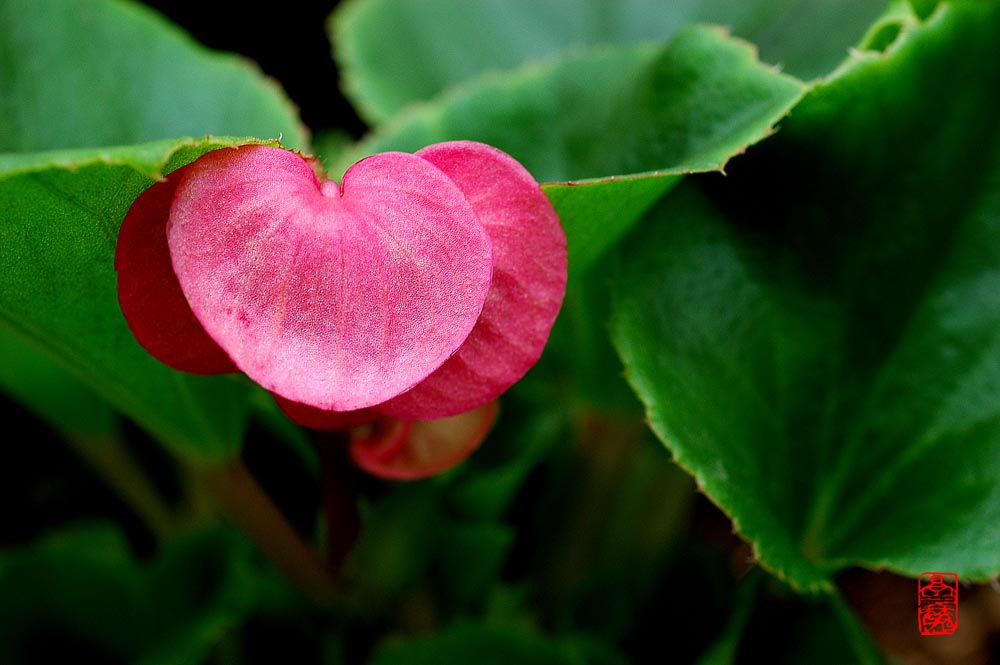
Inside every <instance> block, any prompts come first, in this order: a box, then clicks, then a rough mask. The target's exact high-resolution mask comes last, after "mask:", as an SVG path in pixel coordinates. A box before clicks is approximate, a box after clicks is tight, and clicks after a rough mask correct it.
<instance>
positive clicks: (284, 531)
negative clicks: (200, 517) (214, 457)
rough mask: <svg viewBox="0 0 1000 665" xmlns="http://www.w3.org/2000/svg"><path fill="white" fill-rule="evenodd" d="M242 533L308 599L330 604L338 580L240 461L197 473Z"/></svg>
mask: <svg viewBox="0 0 1000 665" xmlns="http://www.w3.org/2000/svg"><path fill="white" fill-rule="evenodd" d="M196 473H198V474H199V475H200V477H201V478H202V479H203V480H204V482H205V485H206V486H207V488H208V489H209V491H210V492H211V493H212V494H213V495H214V496H215V498H216V500H217V501H218V502H219V503H220V504H221V505H222V507H223V508H224V509H225V511H226V513H227V514H228V516H229V518H230V519H232V520H233V521H234V522H235V523H236V524H237V525H238V526H239V527H240V528H241V529H242V530H243V532H244V533H245V534H246V535H247V536H248V537H249V538H250V540H252V541H253V542H254V543H255V544H256V545H257V547H259V548H260V549H261V550H262V551H263V552H264V553H265V554H266V555H267V556H268V557H269V558H270V559H271V561H273V562H274V564H275V565H276V566H277V567H278V568H279V569H280V570H281V571H282V572H283V573H284V574H285V575H286V576H287V577H288V578H289V579H290V580H291V581H292V582H293V583H294V584H295V585H296V586H297V587H298V588H299V589H300V590H301V591H302V592H303V593H304V594H305V595H306V596H308V597H309V598H311V599H313V600H314V601H316V602H319V603H321V604H329V603H330V602H331V601H332V600H333V599H334V596H335V594H336V591H337V583H336V580H335V579H334V578H333V576H332V575H331V574H330V572H329V570H327V568H326V567H325V566H324V565H323V561H322V559H321V558H320V557H319V556H318V555H317V553H316V551H315V550H314V549H313V548H312V547H311V546H310V545H309V544H308V543H306V542H305V541H304V540H303V539H302V538H301V537H300V536H299V534H298V533H297V532H296V531H295V529H294V528H292V525H291V524H289V522H288V520H287V519H286V518H285V516H284V515H283V514H282V513H281V511H280V510H278V507H277V506H276V505H274V502H273V501H272V500H271V498H270V497H269V496H268V495H267V494H266V493H265V492H264V490H263V489H262V488H261V486H260V485H259V484H258V483H257V481H256V480H254V478H253V477H252V476H251V475H250V473H249V471H247V469H246V467H245V466H244V465H243V463H242V462H240V461H235V462H232V463H230V464H228V465H226V466H224V467H217V468H213V469H209V470H202V471H199V472H196Z"/></svg>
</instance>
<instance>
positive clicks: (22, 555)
mask: <svg viewBox="0 0 1000 665" xmlns="http://www.w3.org/2000/svg"><path fill="white" fill-rule="evenodd" d="M292 593H293V592H292V591H291V590H290V589H289V588H288V587H287V585H286V584H284V583H283V582H281V581H280V580H279V579H277V578H276V576H275V574H274V572H273V571H271V570H268V569H265V568H262V567H261V565H260V563H259V562H258V561H257V560H256V558H255V553H254V550H253V548H252V547H251V546H250V544H249V543H248V542H247V541H245V540H243V539H242V538H240V537H238V536H237V535H236V534H235V533H233V532H231V531H229V530H226V529H213V530H205V531H200V532H196V533H192V534H188V535H186V536H185V537H183V538H179V539H177V540H176V541H173V542H171V543H170V545H169V546H167V548H166V549H165V550H164V551H163V552H161V553H160V554H159V555H158V556H157V558H156V559H155V560H154V561H151V562H140V561H137V560H136V558H135V557H134V556H133V554H132V552H131V551H130V549H129V546H128V543H126V542H125V540H124V538H123V537H122V535H121V533H120V532H119V531H118V530H117V529H115V528H114V527H113V526H111V525H109V524H104V523H96V524H79V525H73V526H72V527H69V528H66V529H63V530H61V531H58V532H54V533H52V534H50V535H48V536H46V537H45V538H43V539H40V540H39V541H37V542H35V543H32V544H31V545H29V546H26V547H23V548H18V549H11V550H7V551H3V552H0V597H2V598H3V601H4V602H3V603H0V618H2V621H0V660H2V661H3V662H4V663H9V664H11V665H16V664H20V663H37V662H61V661H63V660H66V659H68V658H72V659H82V660H88V659H89V660H90V661H92V662H100V663H143V664H145V665H154V664H155V665H168V664H170V665H180V664H181V663H198V662H203V661H204V659H205V657H206V655H207V654H208V652H209V650H210V649H211V648H212V647H213V646H214V644H215V643H216V642H218V641H219V639H220V638H221V637H222V636H223V635H224V634H225V632H226V631H227V630H230V629H231V628H233V627H234V626H236V625H238V623H239V622H240V621H242V620H243V619H244V618H245V617H246V615H247V614H248V613H249V612H251V611H253V610H256V609H260V608H262V607H267V606H269V605H278V606H282V605H286V604H287V605H290V604H291V603H293V602H294V601H292V600H291V599H292V598H293V596H292Z"/></svg>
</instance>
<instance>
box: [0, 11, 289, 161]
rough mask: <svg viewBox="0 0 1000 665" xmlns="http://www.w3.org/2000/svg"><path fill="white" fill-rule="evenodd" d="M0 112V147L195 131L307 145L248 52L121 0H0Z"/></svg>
mask: <svg viewBox="0 0 1000 665" xmlns="http://www.w3.org/2000/svg"><path fill="white" fill-rule="evenodd" d="M0 118H3V122H2V123H0V152H5V151H6V152H29V151H41V150H52V149H61V148H82V147H90V146H104V145H124V144H130V143H145V142H148V141H154V140H158V139H165V138H171V137H176V136H197V135H204V134H218V135H224V136H225V135H229V136H259V137H261V138H279V136H280V137H281V138H282V140H283V142H284V143H285V144H286V145H289V146H292V147H299V148H304V147H305V143H306V133H305V129H304V128H303V127H302V125H301V124H300V123H299V121H298V118H297V115H296V112H295V109H294V108H293V107H292V105H291V104H290V103H289V101H288V100H287V99H286V98H285V97H284V96H283V95H282V94H281V91H280V90H279V89H278V88H277V86H276V85H275V84H274V83H273V82H270V81H267V80H265V79H264V78H263V77H262V76H261V75H260V73H259V72H258V71H257V70H256V69H255V68H254V67H253V66H252V65H251V64H249V62H248V61H245V60H242V59H238V58H236V57H234V56H231V55H222V54H215V53H211V52H209V51H208V50H206V49H204V48H202V47H201V46H199V45H198V44H196V43H195V42H194V41H193V40H191V38H190V37H188V36H187V35H185V34H184V33H182V32H181V31H180V30H178V29H177V28H175V27H173V26H171V25H169V24H167V23H166V22H165V21H163V20H162V19H160V18H159V17H158V16H156V15H155V14H154V13H153V12H151V11H149V10H148V9H146V8H143V7H141V6H140V5H133V4H128V3H125V2H121V1H120V0H81V1H79V2H69V1H68V0H0Z"/></svg>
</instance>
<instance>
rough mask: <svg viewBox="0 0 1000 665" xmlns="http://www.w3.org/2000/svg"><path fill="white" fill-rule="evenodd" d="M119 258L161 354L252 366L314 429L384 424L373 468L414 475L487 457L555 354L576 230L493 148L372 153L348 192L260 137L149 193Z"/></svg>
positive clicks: (127, 307)
mask: <svg viewBox="0 0 1000 665" xmlns="http://www.w3.org/2000/svg"><path fill="white" fill-rule="evenodd" d="M115 266H116V269H117V270H118V290H119V301H120V303H121V307H122V311H123V312H124V314H125V318H126V320H127V321H128V324H129V327H130V328H131V329H132V332H133V333H134V335H135V337H136V339H137V340H138V341H139V343H140V344H141V345H142V346H143V347H145V348H146V349H147V350H148V351H149V352H150V353H151V354H152V355H154V356H155V357H157V358H158V359H159V360H161V361H162V362H164V363H166V364H167V365H170V366H171V367H174V368H176V369H179V370H183V371H188V372H195V373H203V374H212V373H220V372H231V371H242V372H244V373H245V374H246V375H247V376H249V377H250V378H251V379H253V380H254V381H256V382H257V383H258V384H260V385H261V386H263V387H264V388H266V389H267V390H269V391H271V392H272V393H273V394H274V396H275V398H276V400H277V401H278V404H279V405H280V406H281V407H282V409H283V410H284V411H285V413H286V414H288V415H289V416H290V417H291V418H292V419H294V420H296V421H297V422H300V423H301V424H304V425H306V426H309V427H314V428H317V429H343V428H358V427H360V426H362V425H367V426H368V427H367V428H366V429H355V430H354V433H353V436H352V444H351V451H352V456H353V458H354V459H355V461H356V462H357V463H358V464H359V465H360V466H362V467H363V468H365V469H366V470H368V471H371V472H372V473H375V474H376V475H381V476H383V477H392V478H415V477H423V476H425V475H429V474H431V473H435V472H438V471H441V470H443V469H445V468H448V467H449V466H451V465H453V464H455V463H458V462H459V461H461V460H462V459H464V458H465V457H466V456H467V455H468V454H469V453H471V452H472V450H474V449H475V448H476V447H477V446H478V445H479V443H480V442H481V441H482V439H483V438H485V436H486V433H487V432H488V430H489V427H490V425H491V424H492V421H493V418H494V416H495V406H494V405H492V403H493V401H494V400H495V399H496V398H497V397H498V396H499V395H500V394H501V393H503V392H504V391H505V390H507V389H508V388H509V387H510V386H511V385H513V384H514V383H515V382H516V381H518V380H519V379H520V378H521V377H522V376H523V375H524V373H525V372H526V371H527V370H528V369H530V368H531V367H532V366H533V365H534V364H535V362H537V360H538V358H539V356H540V355H541V352H542V349H543V348H544V346H545V343H546V341H547V339H548V335H549V331H550V329H551V327H552V324H553V322H554V320H555V317H556V314H557V313H558V311H559V307H560V306H561V304H562V298H563V294H564V291H565V286H566V239H565V235H564V234H563V231H562V227H561V226H560V224H559V219H558V218H557V217H556V214H555V212H554V211H553V209H552V206H551V205H550V203H549V201H548V199H547V197H546V196H545V194H544V193H543V192H542V191H541V188H540V187H539V185H538V183H537V182H536V181H535V180H534V179H533V178H532V177H531V175H530V174H529V173H528V172H527V171H526V170H525V169H524V168H523V167H522V166H521V165H520V164H518V163H517V162H516V161H515V160H514V159H513V158H511V157H510V156H509V155H507V154H505V153H503V152H501V151H500V150H497V149H496V148H493V147H490V146H487V145H484V144H481V143H473V142H469V141H457V142H451V143H440V144H436V145H432V146H429V147H427V148H424V149H423V150H421V151H419V152H417V153H416V154H413V155H411V154H407V153H399V152H392V153H381V154H377V155H373V156H371V157H368V158H366V159H363V160H361V161H360V162H358V163H356V164H355V165H354V166H352V167H351V168H350V169H348V171H347V172H346V173H345V174H344V177H343V182H342V184H341V185H338V184H337V183H336V182H334V181H332V180H323V179H321V178H319V177H317V175H316V174H315V172H314V170H313V167H312V164H311V162H309V161H307V160H306V159H304V158H303V157H301V156H300V155H298V154H296V153H293V152H290V151H287V150H281V149H278V148H272V147H267V146H242V147H240V148H227V149H222V150H216V151H214V152H210V153H208V154H206V155H203V156H202V157H201V158H199V159H198V160H197V161H195V162H193V163H192V164H189V165H188V166H185V167H183V168H181V169H178V170H176V171H174V172H173V173H171V174H169V175H168V176H167V178H166V179H165V180H164V181H161V182H158V183H156V184H154V185H153V186H152V187H150V188H149V189H148V190H147V191H146V192H144V193H143V194H142V195H141V196H140V197H139V198H138V199H136V201H135V203H134V204H133V205H132V208H131V209H130V210H129V213H128V215H127V216H126V218H125V221H124V222H123V224H122V227H121V231H120V233H119V237H118V247H117V252H116V256H115ZM426 421H432V422H426Z"/></svg>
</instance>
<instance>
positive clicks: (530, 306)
mask: <svg viewBox="0 0 1000 665" xmlns="http://www.w3.org/2000/svg"><path fill="white" fill-rule="evenodd" d="M416 154H417V155H418V156H420V157H421V158H423V159H425V160H427V161H429V162H430V163H432V164H433V165H434V166H436V167H437V168H439V169H440V170H441V171H443V172H444V173H445V174H446V175H447V176H448V177H449V178H451V180H452V181H453V182H455V184H456V185H458V187H459V189H461V190H462V192H463V193H464V194H465V197H466V199H468V201H469V203H471V204H472V207H473V209H474V210H475V211H476V214H477V215H478V216H479V219H480V221H481V222H482V223H483V226H485V227H486V231H487V233H489V235H490V239H491V240H492V242H493V284H492V286H491V288H490V292H489V295H488V296H487V298H486V304H485V306H484V307H483V312H482V315H481V316H480V317H479V321H478V322H477V323H476V327H475V328H474V329H473V331H472V333H471V334H470V335H469V338H468V339H467V340H466V341H465V343H464V344H463V345H462V346H461V348H459V350H458V352H457V353H456V354H455V355H454V356H452V357H451V358H449V359H448V361H447V362H446V363H445V364H444V365H442V366H441V368H440V369H438V370H437V371H436V372H434V374H432V375H431V376H430V377H428V378H427V379H425V380H424V381H423V382H421V383H420V384H418V385H417V386H416V387H414V388H413V389H412V390H410V391H409V392H407V393H404V394H403V395H400V396H399V397H396V398H394V399H392V400H391V401H389V402H387V403H386V404H383V405H382V406H380V407H379V410H380V411H382V412H383V413H386V414H389V415H392V416H396V417H399V418H415V419H427V418H442V417H446V416H452V415H455V414H458V413H462V412H464V411H468V410H470V409H474V408H476V407H478V406H481V405H482V404H485V403H486V402H488V401H490V400H493V399H496V398H497V397H498V396H499V395H500V394H501V393H502V392H504V391H505V390H507V389H508V388H509V387H510V386H512V385H513V384H514V383H515V382H517V381H518V380H519V379H520V378H521V377H522V376H524V374H525V372H527V371H528V370H529V369H530V368H531V367H532V366H534V364H535V363H536V362H537V361H538V358H539V357H540V356H541V354H542V350H543V349H544V347H545V343H546V342H547V341H548V338H549V331H550V330H551V329H552V324H553V323H554V322H555V318H556V315H557V314H558V313H559V308H560V307H561V306H562V300H563V295H564V294H565V291H566V235H565V233H564V232H563V229H562V225H561V224H560V223H559V218H558V216H556V213H555V210H553V209H552V205H551V203H549V200H548V197H546V196H545V193H544V192H542V190H541V188H540V187H539V185H538V183H537V182H536V181H535V179H534V178H532V177H531V174H530V173H528V171H527V170H526V169H525V168H524V167H523V166H521V164H519V163H518V162H517V161H516V160H515V159H514V158H512V157H511V156H509V155H508V154H506V153H504V152H502V151H500V150H498V149H496V148H494V147H492V146H489V145H485V144H483V143H475V142H472V141H453V142H449V143H438V144H435V145H432V146H428V147H427V148H424V149H423V150H420V151H418V152H417V153H416Z"/></svg>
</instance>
